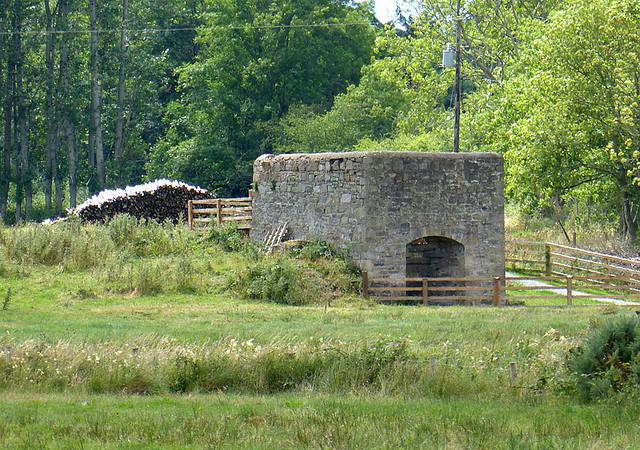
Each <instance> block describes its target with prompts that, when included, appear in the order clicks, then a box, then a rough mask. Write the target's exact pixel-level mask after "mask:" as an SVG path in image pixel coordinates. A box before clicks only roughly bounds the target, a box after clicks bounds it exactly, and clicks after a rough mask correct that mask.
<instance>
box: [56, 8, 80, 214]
mask: <svg viewBox="0 0 640 450" xmlns="http://www.w3.org/2000/svg"><path fill="white" fill-rule="evenodd" d="M68 15H69V5H68V3H67V0H61V4H60V18H61V22H62V24H61V25H62V28H63V30H67V29H68V22H67V18H68ZM60 78H61V79H62V92H63V93H64V98H65V101H66V102H65V104H64V106H63V108H64V111H63V113H62V127H63V131H64V134H65V137H66V139H67V150H68V154H69V160H68V165H69V169H68V172H69V207H70V208H71V209H75V207H76V206H77V200H78V178H77V172H78V154H77V147H76V136H75V129H74V126H73V121H72V118H71V105H70V102H69V96H70V92H69V91H70V86H69V83H70V82H69V44H68V42H67V38H66V35H63V38H62V51H61V54H60Z"/></svg>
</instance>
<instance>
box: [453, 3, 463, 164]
mask: <svg viewBox="0 0 640 450" xmlns="http://www.w3.org/2000/svg"><path fill="white" fill-rule="evenodd" d="M460 21H461V18H460V0H458V2H457V7H456V79H455V91H454V92H455V94H454V97H455V103H454V110H453V152H454V153H458V152H459V151H460V27H461V24H460Z"/></svg>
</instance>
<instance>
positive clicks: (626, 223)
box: [618, 164, 637, 241]
mask: <svg viewBox="0 0 640 450" xmlns="http://www.w3.org/2000/svg"><path fill="white" fill-rule="evenodd" d="M618 185H619V186H620V193H621V194H622V208H621V211H620V234H622V235H623V236H624V237H625V239H628V240H629V241H633V240H634V239H635V237H636V231H637V230H636V223H635V221H634V220H633V214H632V211H631V206H632V195H631V192H630V191H629V189H630V186H629V183H628V182H627V170H626V169H625V168H624V166H623V165H622V164H618Z"/></svg>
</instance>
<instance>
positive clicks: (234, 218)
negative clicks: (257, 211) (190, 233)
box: [187, 197, 253, 231]
mask: <svg viewBox="0 0 640 450" xmlns="http://www.w3.org/2000/svg"><path fill="white" fill-rule="evenodd" d="M252 211H253V209H252V199H251V197H244V198H213V199H206V200H189V204H188V205H187V216H188V220H189V230H195V231H206V230H209V229H210V228H211V226H212V225H214V224H215V225H218V226H220V225H221V224H222V223H224V222H235V223H236V224H237V225H238V229H240V230H251V219H252Z"/></svg>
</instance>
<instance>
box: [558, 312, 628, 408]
mask: <svg viewBox="0 0 640 450" xmlns="http://www.w3.org/2000/svg"><path fill="white" fill-rule="evenodd" d="M569 366H570V368H571V370H572V371H573V372H574V373H575V375H576V379H577V381H576V388H577V390H578V392H579V394H580V395H581V397H582V398H583V399H585V400H595V399H600V398H602V397H607V396H611V394H612V392H613V391H617V392H620V391H623V390H627V391H628V390H632V391H635V390H636V389H637V388H638V384H639V383H640V319H638V317H637V316H635V317H634V316H631V317H621V318H615V319H613V320H610V321H608V322H606V323H605V324H603V325H602V326H601V327H599V328H597V329H595V330H593V331H592V333H591V334H590V335H589V337H588V338H587V340H586V342H585V343H584V345H583V346H582V347H580V348H578V349H577V350H575V351H574V352H573V354H572V355H571V358H570V359H569Z"/></svg>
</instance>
